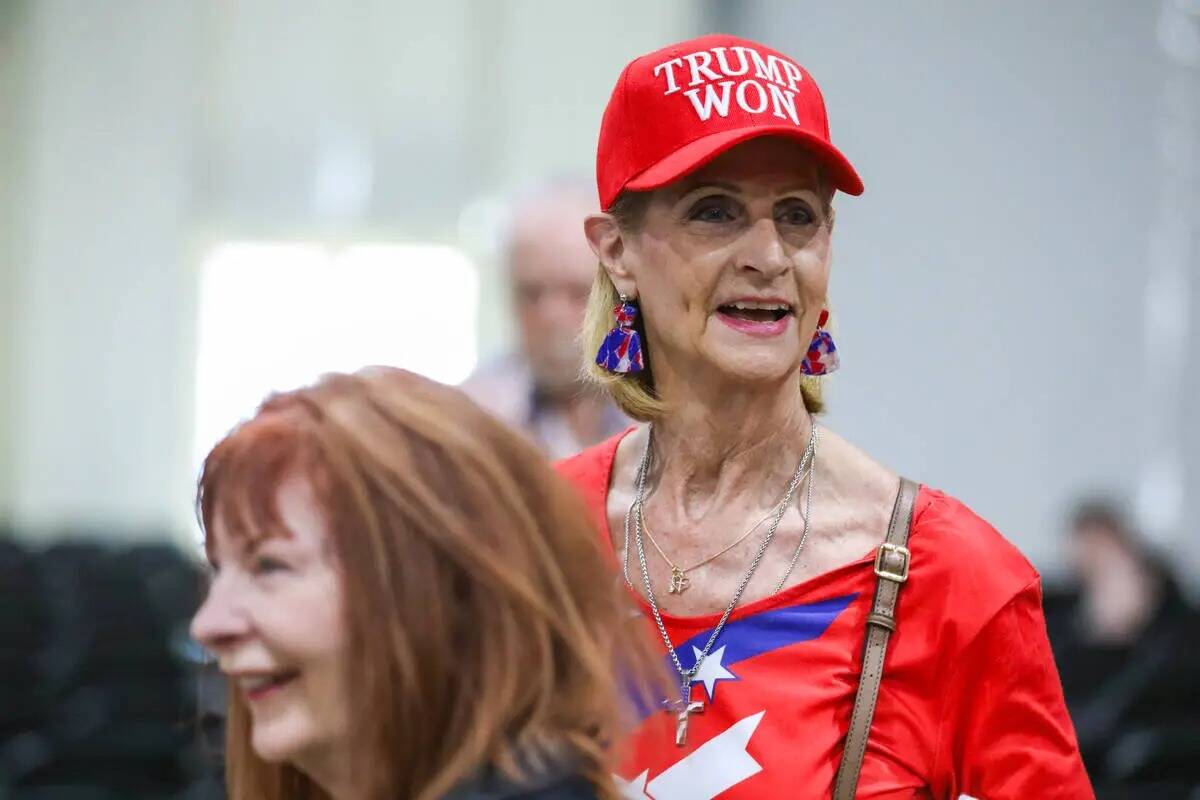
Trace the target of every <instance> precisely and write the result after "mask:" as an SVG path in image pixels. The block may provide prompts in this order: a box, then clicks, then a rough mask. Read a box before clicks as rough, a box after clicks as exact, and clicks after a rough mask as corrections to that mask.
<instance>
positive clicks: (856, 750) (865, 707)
mask: <svg viewBox="0 0 1200 800" xmlns="http://www.w3.org/2000/svg"><path fill="white" fill-rule="evenodd" d="M916 497H917V484H915V483H913V482H912V481H910V480H908V479H907V478H901V479H900V491H899V492H897V493H896V505H895V506H894V507H893V508H892V521H891V523H890V524H889V525H888V532H887V538H885V539H884V541H883V544H881V545H880V546H879V550H878V551H876V553H875V574H876V575H877V576H878V577H877V578H876V580H875V600H874V602H873V604H872V606H871V613H870V614H868V615H867V637H866V646H865V647H864V649H863V665H862V677H861V678H859V681H858V693H857V694H856V695H855V696H854V711H853V713H851V715H850V729H849V731H847V732H846V749H845V751H844V752H843V753H842V763H841V764H840V765H839V766H838V771H837V778H836V780H835V781H834V784H833V800H854V792H855V790H856V789H857V788H858V775H859V772H861V771H862V763H863V756H864V755H866V752H867V737H868V736H870V734H871V719H872V718H873V717H874V716H875V701H876V700H877V699H878V697H879V682H880V681H881V680H882V679H883V657H884V656H885V655H886V654H887V645H888V638H889V637H890V636H891V635H892V632H893V631H895V630H896V598H897V597H899V595H900V587H901V586H902V585H904V582H905V581H906V580H908V562H909V557H910V554H909V552H908V546H907V545H908V534H909V531H910V530H911V528H912V511H913V501H914V500H915V499H916Z"/></svg>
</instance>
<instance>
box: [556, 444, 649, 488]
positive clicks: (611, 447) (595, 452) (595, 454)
mask: <svg viewBox="0 0 1200 800" xmlns="http://www.w3.org/2000/svg"><path fill="white" fill-rule="evenodd" d="M631 430H633V428H627V429H626V430H623V431H621V432H620V433H618V434H616V435H615V436H610V437H609V438H607V439H605V440H604V441H602V442H600V443H599V444H596V445H592V446H591V447H589V448H587V449H586V450H583V451H580V452H579V453H576V454H575V455H573V456H570V457H569V458H564V459H562V460H561V461H558V462H557V463H555V465H554V468H555V469H557V470H558V474H559V475H562V476H563V477H564V478H566V479H567V480H569V481H570V482H571V483H573V484H575V488H577V489H578V490H579V491H581V492H583V493H584V494H585V495H589V494H593V493H599V494H602V495H603V494H607V492H608V481H609V476H610V475H611V474H612V466H613V461H614V460H615V459H616V457H617V446H618V445H620V444H621V440H622V439H624V438H625V436H626V435H627V434H628V433H629V432H630V431H631Z"/></svg>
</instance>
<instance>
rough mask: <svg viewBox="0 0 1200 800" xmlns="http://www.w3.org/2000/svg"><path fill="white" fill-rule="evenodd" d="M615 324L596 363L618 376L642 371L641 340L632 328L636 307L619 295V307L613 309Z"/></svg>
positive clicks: (606, 337)
mask: <svg viewBox="0 0 1200 800" xmlns="http://www.w3.org/2000/svg"><path fill="white" fill-rule="evenodd" d="M613 314H615V315H616V317H617V324H616V325H615V326H614V327H613V329H612V330H611V331H609V332H608V335H607V336H605V337H604V341H603V342H602V343H601V345H600V350H599V352H597V353H596V363H597V364H599V365H600V366H601V367H603V368H604V369H606V370H608V371H609V372H616V373H619V374H623V373H629V372H641V371H642V340H641V337H640V336H638V332H637V330H636V329H635V328H634V327H633V323H634V321H635V320H636V319H637V306H635V305H634V304H633V303H631V302H629V300H628V299H626V297H625V295H621V305H619V306H617V307H616V308H614V309H613Z"/></svg>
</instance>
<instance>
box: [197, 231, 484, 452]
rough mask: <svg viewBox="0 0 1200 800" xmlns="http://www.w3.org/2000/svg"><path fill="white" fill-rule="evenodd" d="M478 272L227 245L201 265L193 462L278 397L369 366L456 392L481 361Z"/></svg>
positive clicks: (455, 260)
mask: <svg viewBox="0 0 1200 800" xmlns="http://www.w3.org/2000/svg"><path fill="white" fill-rule="evenodd" d="M478 304H479V282H478V274H477V272H476V270H475V267H474V265H473V264H472V263H471V261H470V260H469V259H468V258H467V257H466V256H465V255H464V254H463V253H462V252H460V251H459V250H456V249H454V248H452V247H446V246H441V245H431V244H355V245H349V246H345V247H336V246H329V245H322V244H307V243H274V242H237V243H226V244H221V245H219V246H217V247H215V248H213V250H212V251H211V252H210V253H209V254H208V256H207V257H206V258H205V259H204V261H203V262H202V266H201V285H200V304H199V318H200V320H199V322H200V324H199V341H198V347H197V367H196V419H195V456H196V462H197V463H199V460H200V459H202V458H203V456H204V455H205V454H206V453H207V452H208V449H209V448H211V447H212V445H213V444H215V443H216V441H217V440H218V439H219V438H220V437H221V436H223V435H224V434H225V433H226V432H227V431H228V430H229V429H230V428H231V427H232V426H233V425H235V424H236V423H237V422H238V421H239V420H242V419H244V418H245V417H247V416H249V415H250V414H251V413H253V411H254V409H255V408H256V407H257V405H258V403H259V402H260V401H261V400H262V399H263V398H264V397H265V396H266V395H267V394H268V393H270V392H272V391H276V390H281V389H290V388H293V387H296V386H300V385H303V384H305V383H309V382H311V381H313V380H314V379H316V378H317V377H318V376H320V375H321V374H322V373H325V372H330V371H343V372H344V371H352V370H356V369H358V368H359V367H362V366H365V365H369V364H385V365H388V366H396V367H403V368H405V369H409V370H412V371H413V372H419V373H421V374H423V375H427V376H429V377H431V378H434V379H435V380H439V381H443V382H446V383H458V382H459V381H461V380H463V379H464V378H466V377H467V375H468V374H470V372H471V370H472V369H473V368H474V366H475V361H476V331H475V329H476V318H477V311H478Z"/></svg>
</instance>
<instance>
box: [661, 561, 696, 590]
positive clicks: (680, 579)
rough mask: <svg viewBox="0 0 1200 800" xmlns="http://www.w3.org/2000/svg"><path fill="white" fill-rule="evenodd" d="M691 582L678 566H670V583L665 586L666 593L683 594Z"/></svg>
mask: <svg viewBox="0 0 1200 800" xmlns="http://www.w3.org/2000/svg"><path fill="white" fill-rule="evenodd" d="M691 585H692V582H691V581H690V580H688V576H687V575H686V574H685V573H684V571H683V570H681V569H680V568H679V567H671V585H670V586H668V587H667V594H683V592H684V590H686V589H687V588H688V587H689V586H691Z"/></svg>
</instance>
